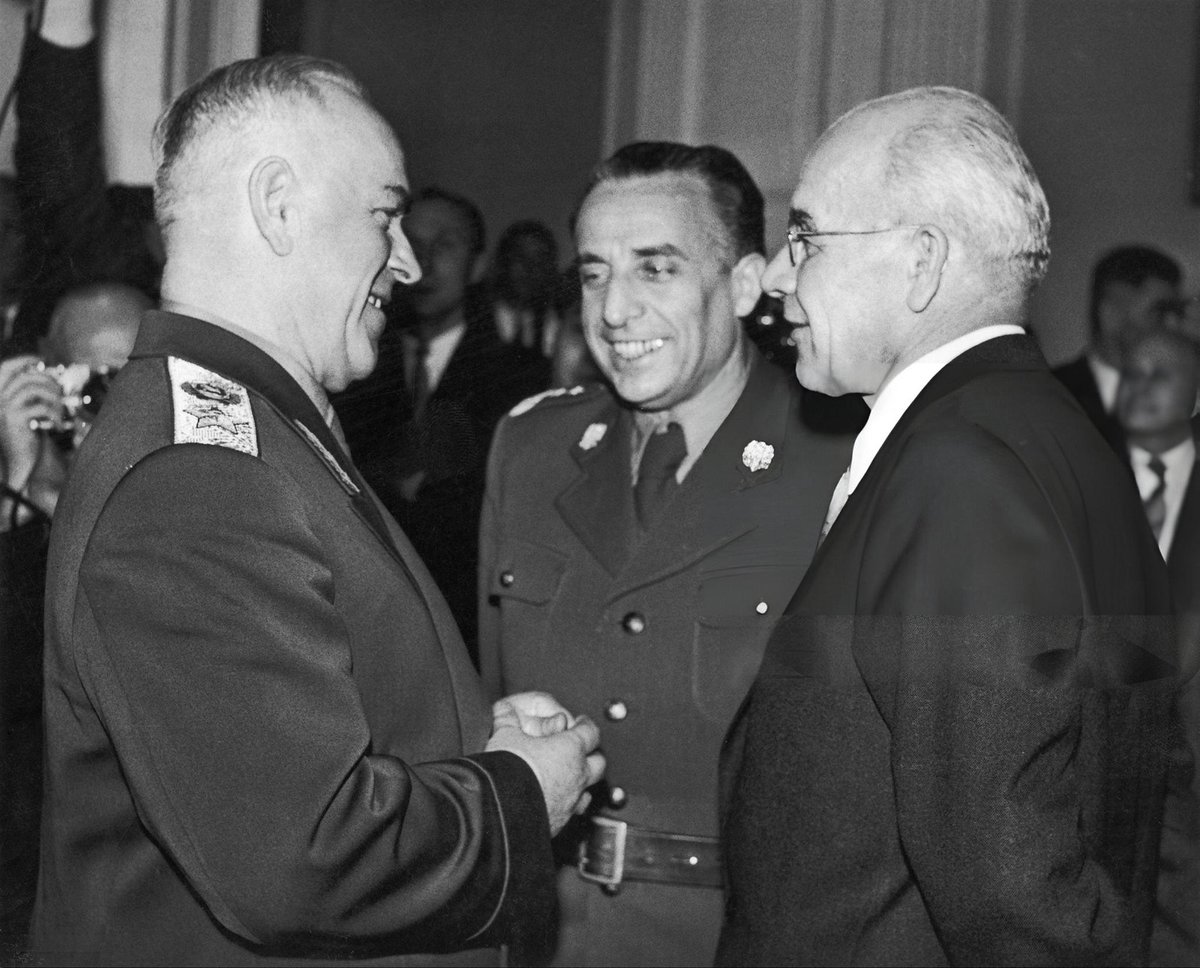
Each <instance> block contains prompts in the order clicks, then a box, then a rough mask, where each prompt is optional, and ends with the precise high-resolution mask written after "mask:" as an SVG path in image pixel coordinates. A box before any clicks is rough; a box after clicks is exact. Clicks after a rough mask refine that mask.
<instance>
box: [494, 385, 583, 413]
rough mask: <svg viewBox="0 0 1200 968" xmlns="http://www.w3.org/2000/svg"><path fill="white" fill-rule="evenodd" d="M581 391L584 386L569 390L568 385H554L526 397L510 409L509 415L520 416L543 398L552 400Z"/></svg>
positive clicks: (574, 394) (571, 395)
mask: <svg viewBox="0 0 1200 968" xmlns="http://www.w3.org/2000/svg"><path fill="white" fill-rule="evenodd" d="M581 393H583V387H582V386H578V387H571V389H569V390H568V389H567V388H566V387H554V388H553V389H550V390H543V391H542V392H541V393H535V394H534V395H533V396H532V397H526V398H525V399H524V400H522V401H521V402H520V403H518V404H517V405H516V406H515V407H513V408H512V409H511V410H510V411H508V415H509V416H510V417H519V416H521V414H524V413H529V411H530V410H532V409H533V408H534V407H536V406H537V405H538V404H539V403H541V402H542V401H543V400H552V399H553V398H555V397H577V396H579V394H581Z"/></svg>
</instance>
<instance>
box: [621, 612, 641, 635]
mask: <svg viewBox="0 0 1200 968" xmlns="http://www.w3.org/2000/svg"><path fill="white" fill-rule="evenodd" d="M621 628H623V629H624V630H625V631H626V632H628V633H629V634H630V635H641V634H642V633H643V632H645V631H646V618H645V616H644V615H642V614H641V613H640V612H630V613H629V614H628V615H626V616H625V617H624V618H623V619H621Z"/></svg>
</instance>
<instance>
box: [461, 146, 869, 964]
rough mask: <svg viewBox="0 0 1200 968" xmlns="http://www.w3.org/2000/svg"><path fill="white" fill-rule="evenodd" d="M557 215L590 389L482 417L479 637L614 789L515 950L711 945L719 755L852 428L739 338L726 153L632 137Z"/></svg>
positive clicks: (658, 952)
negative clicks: (542, 913) (484, 486)
mask: <svg viewBox="0 0 1200 968" xmlns="http://www.w3.org/2000/svg"><path fill="white" fill-rule="evenodd" d="M574 232H575V242H576V247H577V250H578V265H579V273H580V279H581V282H582V290H583V306H582V318H583V328H584V333H585V335H586V339H587V343H588V346H589V348H590V350H591V352H592V354H593V356H594V357H595V359H596V361H597V363H598V364H599V367H600V370H601V371H602V372H603V374H604V376H605V378H606V380H607V381H608V385H596V386H592V387H590V388H582V387H580V388H575V389H572V390H569V391H557V394H551V395H543V396H542V397H539V398H534V399H532V400H530V401H527V402H526V403H525V404H523V405H521V406H518V407H517V408H516V409H515V410H514V411H513V413H512V415H511V416H509V417H507V418H506V419H505V420H503V421H501V424H500V427H499V429H498V430H497V435H496V439H495V442H494V445H493V448H492V455H491V463H490V467H489V474H488V492H487V500H486V502H485V506H484V523H483V527H482V531H481V534H482V538H481V544H482V550H481V559H482V568H481V582H482V587H481V594H482V599H481V606H480V611H481V620H480V627H481V635H480V651H481V659H482V663H483V670H484V674H485V678H486V679H487V680H488V681H489V682H490V684H491V685H492V687H493V690H494V691H495V694H496V695H500V694H501V693H502V692H503V691H507V690H512V689H516V688H526V687H527V686H528V687H529V688H534V685H533V684H535V683H536V684H537V688H546V689H549V690H550V691H552V692H555V693H562V695H563V698H564V701H565V702H567V703H568V705H572V704H573V706H572V708H575V707H578V708H579V709H580V710H581V711H587V712H588V713H589V714H590V715H592V716H594V717H603V718H604V719H605V720H607V726H606V728H605V753H606V756H607V757H608V760H609V763H610V776H611V782H610V783H609V784H608V786H607V787H605V788H604V789H602V790H601V791H600V793H599V794H598V795H597V796H596V797H595V798H594V800H593V802H594V804H596V805H597V808H598V809H597V811H596V812H595V814H594V815H593V816H591V817H588V818H586V820H585V821H584V822H582V823H579V824H578V825H575V826H573V827H571V828H569V829H568V830H567V831H566V832H564V834H563V835H562V836H561V837H560V838H559V841H558V845H559V847H560V855H561V856H562V858H563V859H564V860H566V861H567V862H568V864H569V865H570V866H568V867H567V868H566V869H564V870H563V872H562V873H561V875H560V879H559V887H560V895H559V896H560V901H561V904H562V917H561V921H560V924H559V931H558V932H557V936H556V937H548V938H547V939H546V944H545V947H544V950H542V951H539V952H529V953H526V957H528V958H529V959H530V960H534V959H537V958H551V959H553V961H554V962H555V963H557V964H563V965H659V964H681V965H686V964H707V963H708V962H709V961H710V960H711V958H712V956H713V951H714V948H715V944H716V932H717V927H718V924H719V921H720V915H721V893H720V889H719V887H720V869H719V863H718V851H719V844H718V840H717V782H716V761H717V754H718V750H719V748H720V745H721V739H722V737H723V735H724V732H725V727H726V725H727V724H728V723H729V721H730V719H731V718H732V716H733V714H734V711H735V710H736V709H737V706H738V703H739V702H740V701H741V699H742V697H743V695H744V693H745V690H746V686H747V684H748V683H749V681H750V679H751V677H752V676H753V674H754V670H755V668H756V666H757V664H758V660H759V655H760V653H761V649H762V645H763V642H764V641H765V638H766V635H767V632H768V631H769V629H770V627H771V626H772V624H773V622H774V620H775V616H776V614H777V613H778V611H779V609H780V608H781V607H782V606H783V604H785V603H786V601H787V599H788V598H789V597H790V595H791V593H792V591H793V590H794V589H795V587H796V585H797V583H798V582H799V581H800V578H801V576H802V575H803V574H804V570H805V568H806V567H807V566H808V562H809V558H810V557H811V555H812V553H813V550H814V548H815V547H816V544H817V538H818V535H819V532H820V525H821V519H822V516H823V514H824V510H825V504H826V503H827V502H828V499H829V494H830V492H831V490H832V488H833V485H834V483H835V482H836V480H837V475H838V473H839V472H840V471H841V468H842V466H844V462H845V460H846V458H847V455H848V450H847V442H846V440H845V439H844V438H840V437H825V436H822V435H819V434H816V433H814V432H812V431H810V430H808V429H807V428H806V426H805V424H804V422H803V408H802V404H801V398H800V392H799V388H798V387H797V386H796V385H795V382H794V381H793V380H791V379H789V378H788V377H787V375H786V374H785V373H784V372H782V371H780V370H778V369H777V368H775V367H773V366H772V365H770V364H768V363H767V362H766V361H765V360H764V359H763V358H762V357H761V356H760V355H759V353H758V352H757V350H755V349H754V347H753V346H752V344H751V343H750V341H749V340H748V339H747V337H746V335H745V331H744V329H743V325H742V322H741V320H740V319H739V317H741V316H744V315H747V314H749V313H750V312H751V310H753V308H754V306H755V303H756V302H757V301H758V298H759V286H758V279H759V275H760V274H761V272H762V268H763V265H764V259H763V254H762V253H763V207H762V196H761V194H760V193H759V191H758V189H757V187H756V186H755V185H754V182H753V180H752V179H751V178H750V176H749V174H748V173H747V172H746V170H745V168H743V167H742V165H741V163H740V162H739V161H738V160H737V159H736V158H735V157H734V156H733V155H732V154H730V153H729V152H728V151H725V150H723V149H721V148H716V147H712V146H704V147H691V146H687V145H681V144H673V143H667V142H652V143H636V144H631V145H627V146H626V147H624V148H622V149H620V150H619V151H617V152H616V153H615V154H614V155H613V156H612V157H611V158H609V159H608V160H607V161H605V162H604V163H602V164H601V165H600V166H599V168H598V169H597V170H596V171H595V173H594V174H593V176H592V179H591V182H590V184H589V186H588V189H587V192H586V195H585V197H584V199H583V202H582V204H581V206H580V209H579V211H578V214H577V217H576V220H575V225H574ZM566 697H570V698H569V699H568V698H566ZM580 851H582V854H580ZM576 863H579V864H580V867H579V870H578V872H577V871H576V870H575V869H574V868H575V865H576Z"/></svg>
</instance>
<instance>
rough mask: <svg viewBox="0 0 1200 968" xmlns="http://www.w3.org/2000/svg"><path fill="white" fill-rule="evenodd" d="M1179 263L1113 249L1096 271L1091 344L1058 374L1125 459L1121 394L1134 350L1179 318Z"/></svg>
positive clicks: (1137, 250)
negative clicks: (1146, 336) (1119, 414)
mask: <svg viewBox="0 0 1200 968" xmlns="http://www.w3.org/2000/svg"><path fill="white" fill-rule="evenodd" d="M1181 276H1182V272H1181V270H1180V268H1179V263H1178V262H1176V261H1175V260H1174V259H1172V258H1171V257H1170V256H1169V255H1167V254H1166V253H1164V252H1160V251H1159V250H1158V249H1154V248H1151V247H1149V246H1144V245H1129V246H1122V247H1120V248H1117V249H1113V250H1112V251H1111V252H1109V253H1108V254H1107V255H1105V256H1104V257H1103V258H1101V259H1100V261H1098V262H1097V263H1096V266H1095V268H1094V269H1093V270H1092V286H1091V298H1090V303H1089V313H1090V317H1091V341H1090V343H1089V345H1088V347H1087V349H1086V350H1085V351H1084V352H1083V354H1082V355H1080V356H1078V357H1076V358H1075V359H1073V360H1071V361H1070V362H1068V363H1064V364H1062V365H1061V366H1058V367H1055V368H1054V375H1055V376H1056V377H1058V379H1059V380H1060V381H1061V382H1062V384H1063V386H1065V387H1066V388H1067V389H1068V390H1070V391H1071V394H1072V395H1073V396H1074V397H1075V399H1076V400H1078V401H1079V405H1080V406H1081V407H1083V410H1084V413H1086V414H1087V415H1088V417H1089V418H1090V419H1091V421H1092V423H1093V424H1095V426H1096V429H1097V430H1099V431H1100V433H1101V435H1103V437H1104V439H1105V440H1107V441H1108V442H1109V444H1110V445H1111V446H1112V448H1113V449H1114V450H1115V451H1116V452H1117V453H1118V454H1119V455H1121V456H1122V457H1124V456H1125V440H1124V434H1123V432H1122V430H1121V423H1120V420H1119V419H1118V418H1117V414H1116V403H1117V388H1118V386H1119V385H1120V382H1121V369H1122V367H1123V366H1124V365H1125V359H1126V356H1127V354H1128V352H1129V349H1130V348H1131V347H1132V346H1133V345H1134V344H1135V343H1136V342H1137V341H1138V339H1140V338H1141V336H1142V335H1143V334H1145V333H1147V332H1149V331H1150V330H1152V329H1155V328H1157V327H1159V326H1162V325H1164V324H1169V323H1171V322H1173V321H1176V320H1177V319H1178V315H1179V306H1180V302H1179V282H1180V278H1181Z"/></svg>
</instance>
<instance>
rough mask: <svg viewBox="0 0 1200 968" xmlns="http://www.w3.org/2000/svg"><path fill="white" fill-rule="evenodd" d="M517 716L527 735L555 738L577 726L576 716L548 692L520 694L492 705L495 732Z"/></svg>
mask: <svg viewBox="0 0 1200 968" xmlns="http://www.w3.org/2000/svg"><path fill="white" fill-rule="evenodd" d="M512 713H516V716H517V719H518V720H519V721H520V723H521V731H522V732H523V733H524V734H525V735H526V736H552V735H553V734H555V733H561V732H562V731H563V730H564V729H567V728H568V727H571V726H574V725H575V717H574V716H572V715H571V714H570V713H569V712H567V710H566V707H564V706H563V705H562V703H560V702H559V701H558V700H557V699H555V698H554V697H553V696H551V695H550V694H549V693H548V692H518V693H516V694H515V695H512V696H506V697H505V698H503V699H501V700H499V701H498V702H496V703H494V704H493V705H492V729H493V731H494V730H496V729H497V728H499V726H500V725H501V722H500V721H501V720H502V719H503V720H506V721H507V717H508V716H510V715H511V714H512Z"/></svg>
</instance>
